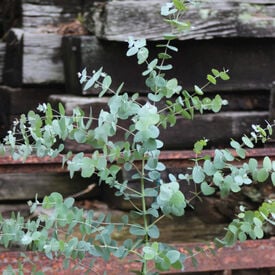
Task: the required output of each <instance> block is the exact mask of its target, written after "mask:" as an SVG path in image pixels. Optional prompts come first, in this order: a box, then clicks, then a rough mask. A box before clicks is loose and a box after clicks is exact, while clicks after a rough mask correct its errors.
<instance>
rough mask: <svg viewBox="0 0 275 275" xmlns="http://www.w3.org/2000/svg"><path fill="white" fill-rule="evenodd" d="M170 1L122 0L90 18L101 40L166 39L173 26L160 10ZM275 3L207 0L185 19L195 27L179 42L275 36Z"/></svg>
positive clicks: (107, 4) (98, 7) (190, 11)
mask: <svg viewBox="0 0 275 275" xmlns="http://www.w3.org/2000/svg"><path fill="white" fill-rule="evenodd" d="M165 2H166V0H161V1H159V0H151V1H148V0H140V1H133V0H122V1H121V0H118V1H108V2H106V3H105V4H104V5H102V4H100V5H97V9H95V11H94V12H93V13H92V14H91V15H90V19H91V21H93V22H94V32H95V34H96V36H97V37H100V38H103V39H107V40H115V41H125V40H127V39H128V37H129V36H134V37H136V38H140V37H144V38H147V39H150V40H161V39H163V34H164V33H169V32H170V27H169V26H168V25H167V24H165V23H163V19H162V17H161V16H160V7H161V5H162V4H164V3H165ZM274 14H275V3H274V1H272V0H270V1H261V0H259V1H255V0H252V1H251V0H245V1H243V0H242V1H237V0H231V1H223V0H207V1H202V3H200V4H198V5H197V6H190V7H189V10H188V11H187V12H186V13H185V15H184V19H186V21H190V22H191V26H192V28H191V29H190V31H188V32H185V33H183V34H181V35H180V36H179V39H181V40H186V39H211V38H215V37H275V17H274ZM88 18H89V17H88Z"/></svg>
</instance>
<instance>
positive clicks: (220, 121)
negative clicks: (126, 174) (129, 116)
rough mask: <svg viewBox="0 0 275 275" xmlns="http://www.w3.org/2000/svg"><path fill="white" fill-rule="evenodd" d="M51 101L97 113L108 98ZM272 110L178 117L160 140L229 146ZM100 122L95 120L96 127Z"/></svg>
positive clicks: (168, 146)
mask: <svg viewBox="0 0 275 275" xmlns="http://www.w3.org/2000/svg"><path fill="white" fill-rule="evenodd" d="M49 99H50V102H51V103H53V104H56V103H57V102H61V103H63V105H64V106H65V109H66V112H67V113H68V114H70V113H71V112H72V109H73V108H74V107H76V106H80V107H81V108H82V109H83V110H84V111H85V113H86V114H87V115H89V111H90V108H92V110H94V112H93V114H94V116H97V115H98V113H99V112H100V110H102V109H103V110H104V109H105V110H106V109H108V107H107V101H108V99H107V98H102V99H100V100H99V99H97V98H86V99H85V98H83V97H80V96H79V97H77V96H68V95H67V96H65V95H61V96H58V95H57V96H51V97H50V98H49ZM268 116H269V112H268V111H228V112H221V113H218V114H205V115H202V116H201V115H197V116H195V118H194V120H186V119H184V118H182V117H178V118H177V124H176V125H175V126H174V127H173V128H169V127H168V128H167V129H166V130H164V129H161V130H160V137H159V138H160V140H162V141H163V142H164V148H163V149H164V150H182V149H192V148H193V144H194V141H195V140H198V139H201V138H207V139H209V140H210V142H209V144H210V145H213V144H215V146H218V145H221V146H228V144H229V142H230V137H232V138H236V139H238V138H240V137H241V136H242V135H243V134H244V133H250V131H251V125H252V124H262V125H264V123H265V122H264V121H265V120H266V119H268ZM123 123H124V124H123V126H124V127H129V125H130V122H128V123H127V121H124V122H123ZM95 126H96V124H92V127H95ZM187 129H188V130H187ZM124 139H125V137H124V131H121V130H120V131H118V133H117V134H116V135H115V137H114V140H115V141H119V140H124ZM65 150H66V151H69V150H72V151H73V152H79V151H84V152H90V151H92V150H93V148H92V147H91V146H89V145H84V144H77V143H75V142H72V141H71V140H67V141H66V142H65Z"/></svg>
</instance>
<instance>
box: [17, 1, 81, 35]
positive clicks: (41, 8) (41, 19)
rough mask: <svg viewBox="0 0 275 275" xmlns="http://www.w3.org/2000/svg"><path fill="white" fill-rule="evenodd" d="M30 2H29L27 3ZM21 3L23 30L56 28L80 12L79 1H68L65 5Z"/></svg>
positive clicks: (71, 19)
mask: <svg viewBox="0 0 275 275" xmlns="http://www.w3.org/2000/svg"><path fill="white" fill-rule="evenodd" d="M28 2H31V1H28ZM28 2H27V3H23V4H22V21H23V28H24V29H29V28H35V29H37V28H42V29H44V30H45V32H46V31H47V27H48V28H49V26H56V25H58V24H60V23H65V22H70V21H73V20H74V19H75V18H77V15H78V13H80V12H81V10H82V9H81V1H68V2H67V3H65V2H63V3H59V4H58V3H50V2H48V3H45V2H42V3H41V2H40V3H28Z"/></svg>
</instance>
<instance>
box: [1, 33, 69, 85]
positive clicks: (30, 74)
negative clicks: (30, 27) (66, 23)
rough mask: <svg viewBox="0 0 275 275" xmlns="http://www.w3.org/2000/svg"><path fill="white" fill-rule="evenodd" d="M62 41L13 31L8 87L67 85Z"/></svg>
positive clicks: (8, 54)
mask: <svg viewBox="0 0 275 275" xmlns="http://www.w3.org/2000/svg"><path fill="white" fill-rule="evenodd" d="M61 38H62V36H61V35H58V34H51V33H33V32H24V31H23V30H21V29H11V30H10V31H9V33H8V34H7V37H6V45H7V46H6V54H5V64H4V72H3V80H4V83H5V84H7V85H9V86H12V87H18V86H21V85H22V84H60V83H62V84H63V83H64V73H63V62H62V58H61Z"/></svg>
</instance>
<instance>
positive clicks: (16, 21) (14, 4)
mask: <svg viewBox="0 0 275 275" xmlns="http://www.w3.org/2000/svg"><path fill="white" fill-rule="evenodd" d="M1 9H2V10H1ZM0 21H1V23H0V25H1V26H0V37H2V35H4V34H5V33H7V32H8V31H9V29H10V28H21V26H22V9H21V0H1V4H0ZM1 32H2V34H1Z"/></svg>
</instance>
